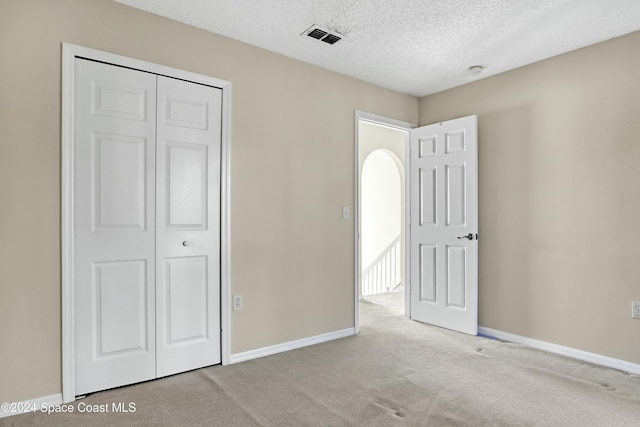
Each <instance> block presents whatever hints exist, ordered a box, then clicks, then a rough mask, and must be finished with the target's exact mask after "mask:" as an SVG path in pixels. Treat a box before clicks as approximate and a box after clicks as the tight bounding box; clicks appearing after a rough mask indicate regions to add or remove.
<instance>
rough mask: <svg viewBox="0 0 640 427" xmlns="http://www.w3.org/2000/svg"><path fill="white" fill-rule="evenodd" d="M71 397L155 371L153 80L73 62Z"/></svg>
mask: <svg viewBox="0 0 640 427" xmlns="http://www.w3.org/2000/svg"><path fill="white" fill-rule="evenodd" d="M75 74H76V81H75V111H74V118H75V125H74V196H73V197H74V251H75V258H74V283H73V286H74V298H75V302H74V305H75V370H76V372H75V378H76V394H78V395H80V394H85V393H90V392H93V391H97V390H104V389H108V388H112V387H117V386H121V385H124V384H130V383H134V382H139V381H145V380H148V379H152V378H154V377H155V375H156V372H155V360H156V354H155V353H156V352H155V274H156V268H155V256H154V254H155V230H156V226H155V207H154V206H155V149H156V145H155V141H156V76H155V75H152V74H148V73H144V72H140V71H135V70H130V69H125V68H120V67H115V66H111V65H107V64H102V63H98V62H92V61H88V60H83V59H76V64H75Z"/></svg>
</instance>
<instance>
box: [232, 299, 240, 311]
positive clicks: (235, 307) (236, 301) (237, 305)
mask: <svg viewBox="0 0 640 427" xmlns="http://www.w3.org/2000/svg"><path fill="white" fill-rule="evenodd" d="M238 310H242V295H234V296H233V311H238Z"/></svg>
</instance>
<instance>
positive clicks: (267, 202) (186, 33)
mask: <svg viewBox="0 0 640 427" xmlns="http://www.w3.org/2000/svg"><path fill="white" fill-rule="evenodd" d="M63 41H64V42H70V43H74V44H78V45H82V46H87V47H91V48H94V49H99V50H104V51H108V52H112V53H116V54H120V55H125V56H130V57H133V58H137V59H142V60H146V61H151V62H155V63H158V64H162V65H168V66H172V67H176V68H181V69H185V70H188V71H193V72H197V73H201V74H205V75H209V76H213V77H217V78H221V79H226V80H230V81H231V82H232V84H233V100H232V121H233V123H232V148H231V149H232V154H231V157H232V160H231V182H232V184H231V186H232V189H231V191H232V201H231V216H232V218H231V222H232V225H231V227H232V230H231V236H232V237H231V249H232V266H231V286H232V289H231V290H232V293H233V294H242V295H243V296H244V309H243V310H242V311H239V312H234V313H233V314H232V319H231V322H232V325H231V326H232V333H231V346H232V353H239V352H243V351H247V350H251V349H256V348H261V347H264V346H269V345H273V344H279V343H282V342H287V341H291V340H296V339H300V338H305V337H309V336H314V335H318V334H322V333H326V332H332V331H336V330H340V329H344V328H349V327H353V326H354V318H353V304H354V301H353V297H354V293H353V279H354V271H353V270H354V267H353V264H354V259H353V256H354V248H353V232H354V222H353V221H352V220H351V221H344V220H342V219H341V206H342V205H348V206H353V204H354V138H355V135H354V111H355V110H356V109H358V110H363V111H367V112H371V113H375V114H379V115H384V116H388V117H392V118H396V119H398V120H404V121H410V122H417V118H418V100H417V99H416V98H413V97H410V96H406V95H401V94H398V93H394V92H392V91H388V90H384V89H381V88H377V87H374V86H371V85H369V84H366V83H362V82H359V81H357V80H354V79H351V78H348V77H344V76H341V75H337V74H335V73H331V72H328V71H325V70H323V69H320V68H318V67H314V66H310V65H307V64H304V63H301V62H299V61H295V60H292V59H289V58H286V57H283V56H279V55H275V54H272V53H269V52H267V51H264V50H261V49H258V48H255V47H251V46H248V45H245V44H242V43H239V42H236V41H233V40H230V39H226V38H223V37H219V36H216V35H213V34H211V33H207V32H204V31H201V30H198V29H196V28H192V27H189V26H186V25H183V24H179V23H176V22H172V21H169V20H166V19H164V18H160V17H157V16H154V15H151V14H148V13H145V12H142V11H138V10H136V9H132V8H129V7H126V6H123V5H121V4H118V3H115V2H111V1H109V0H56V1H50V0H39V1H35V0H3V1H2V4H1V5H0V54H1V55H2V68H1V70H0V93H1V96H0V120H1V125H0V236H2V242H3V244H2V245H0V326H1V328H0V343H2V344H1V345H0V367H1V368H0V401H19V400H24V399H31V398H36V397H40V396H46V395H51V394H56V393H60V392H61V367H60V363H61V355H60V352H61V348H60V336H61V330H60V315H61V306H60V290H61V285H60V114H61V111H60V91H61V83H60V79H61V71H60V69H61V43H62V42H63Z"/></svg>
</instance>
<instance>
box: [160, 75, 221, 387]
mask: <svg viewBox="0 0 640 427" xmlns="http://www.w3.org/2000/svg"><path fill="white" fill-rule="evenodd" d="M221 95H222V91H221V90H220V89H217V88H212V87H208V86H203V85H198V84H195V83H189V82H185V81H182V80H177V79H171V78H168V77H162V76H159V77H158V102H159V103H158V108H159V112H158V117H159V118H160V119H159V123H158V161H157V164H158V173H157V177H158V179H157V198H158V199H157V202H158V204H157V206H158V212H157V221H158V229H157V239H158V240H157V254H156V257H157V258H156V260H157V266H158V269H157V289H158V305H157V310H158V312H157V319H158V320H157V352H158V354H157V373H158V376H159V377H160V376H165V375H171V374H174V373H176V372H182V371H185V370H189V369H195V368H199V367H202V366H208V365H213V364H216V363H220V314H219V312H218V307H220V245H219V242H220V147H221V146H220V143H221V139H220V138H221V133H220V132H221V127H220V124H221V114H222V110H221V108H222V97H221Z"/></svg>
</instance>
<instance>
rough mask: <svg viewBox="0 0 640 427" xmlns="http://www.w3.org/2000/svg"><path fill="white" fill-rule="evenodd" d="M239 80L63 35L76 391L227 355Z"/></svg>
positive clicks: (67, 304)
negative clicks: (234, 108) (235, 87)
mask: <svg viewBox="0 0 640 427" xmlns="http://www.w3.org/2000/svg"><path fill="white" fill-rule="evenodd" d="M229 90H230V84H229V82H225V81H223V80H218V79H213V78H210V77H206V76H201V75H197V74H193V73H188V72H185V71H181V70H177V69H172V68H169V67H164V66H160V65H155V64H150V63H146V62H143V61H138V60H135V59H131V58H126V57H121V56H117V55H112V54H108V53H105V52H100V51H95V50H92V49H87V48H83V47H80V46H74V45H69V44H64V45H63V124H62V129H63V132H62V145H63V147H62V148H63V150H62V153H63V155H62V160H63V167H62V195H63V204H62V220H63V223H62V224H63V225H62V234H63V245H62V249H63V250H62V273H63V274H62V276H63V277H62V294H63V298H62V302H63V304H62V309H63V310H62V326H63V328H62V341H63V342H62V350H63V401H64V402H65V403H66V402H72V401H73V400H75V396H76V395H77V394H83V393H86V392H90V391H97V390H100V389H105V388H111V387H115V386H118V385H124V384H127V383H133V382H137V381H142V380H145V379H153V378H157V377H161V376H165V375H170V374H172V373H177V372H182V371H185V370H189V369H194V368H197V367H201V366H207V365H210V364H216V363H220V362H222V363H223V364H226V363H227V362H228V360H229V337H228V327H227V325H228V323H229V319H228V316H229V307H228V302H229V299H228V295H229V279H228V271H229V227H228V226H229V218H228V208H229V204H228V200H229V187H228V183H229V181H228V173H229V172H228V164H229V125H230V120H229V119H230V118H229ZM156 159H157V160H156ZM123 295H124V296H126V298H124V299H123ZM126 360H131V363H128V362H126ZM123 361H124V362H123ZM121 363H124V365H123V366H120V365H121ZM87 367H88V370H87ZM87 372H88V373H89V376H93V375H95V377H96V378H97V380H96V381H94V379H90V381H89V383H87V382H86V381H85V380H86V378H87ZM116 374H117V375H116ZM116 377H117V378H116ZM120 377H122V378H120ZM112 380H113V381H115V382H113V381H112Z"/></svg>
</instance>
